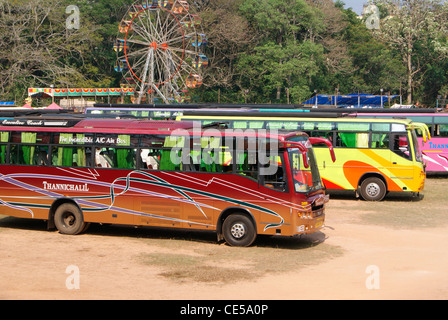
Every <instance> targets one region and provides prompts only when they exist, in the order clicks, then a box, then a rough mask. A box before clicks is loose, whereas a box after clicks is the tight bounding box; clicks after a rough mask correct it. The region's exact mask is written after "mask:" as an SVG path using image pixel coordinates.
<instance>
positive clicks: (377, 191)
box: [361, 177, 387, 201]
mask: <svg viewBox="0 0 448 320" xmlns="http://www.w3.org/2000/svg"><path fill="white" fill-rule="evenodd" d="M386 192H387V190H386V184H385V183H384V181H383V180H381V179H380V178H376V177H370V178H367V179H365V180H364V181H363V182H362V183H361V197H362V198H363V199H364V200H366V201H381V200H383V199H384V197H385V196H386Z"/></svg>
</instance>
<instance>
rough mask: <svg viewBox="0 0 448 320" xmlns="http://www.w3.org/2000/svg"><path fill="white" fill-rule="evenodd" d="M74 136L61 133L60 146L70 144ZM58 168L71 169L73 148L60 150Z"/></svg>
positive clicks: (60, 148)
mask: <svg viewBox="0 0 448 320" xmlns="http://www.w3.org/2000/svg"><path fill="white" fill-rule="evenodd" d="M72 137H73V134H71V133H60V134H59V144H70V139H72ZM57 165H58V166H64V167H71V166H72V165H73V148H71V147H59V148H58V161H57Z"/></svg>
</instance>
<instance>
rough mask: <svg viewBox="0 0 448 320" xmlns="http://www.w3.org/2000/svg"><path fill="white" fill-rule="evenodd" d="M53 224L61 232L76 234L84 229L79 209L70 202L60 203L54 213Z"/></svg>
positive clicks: (82, 217) (84, 224)
mask: <svg viewBox="0 0 448 320" xmlns="http://www.w3.org/2000/svg"><path fill="white" fill-rule="evenodd" d="M54 224H55V225H56V228H57V229H58V231H59V232H60V233H62V234H68V235H76V234H80V233H81V232H83V231H84V230H85V229H86V226H87V224H86V223H85V222H84V216H83V214H82V212H81V210H80V209H79V208H78V207H77V206H76V205H74V204H72V203H63V204H61V205H60V206H59V207H58V208H57V209H56V212H55V214H54Z"/></svg>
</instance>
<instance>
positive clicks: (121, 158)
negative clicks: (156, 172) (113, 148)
mask: <svg viewBox="0 0 448 320" xmlns="http://www.w3.org/2000/svg"><path fill="white" fill-rule="evenodd" d="M117 141H118V143H117V145H119V146H130V145H131V136H130V135H127V134H121V135H118V139H117ZM134 158H135V157H134V152H133V150H132V149H121V148H120V149H119V148H117V166H118V168H119V169H133V168H134V167H135V165H134Z"/></svg>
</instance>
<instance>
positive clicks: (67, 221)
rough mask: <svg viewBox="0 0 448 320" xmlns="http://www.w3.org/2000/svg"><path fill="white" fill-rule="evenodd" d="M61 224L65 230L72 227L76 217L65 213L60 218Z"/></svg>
mask: <svg viewBox="0 0 448 320" xmlns="http://www.w3.org/2000/svg"><path fill="white" fill-rule="evenodd" d="M62 222H63V224H64V226H65V227H67V228H70V227H73V225H74V224H75V222H76V217H75V216H74V215H73V214H72V213H70V212H65V213H64V215H63V216H62Z"/></svg>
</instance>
